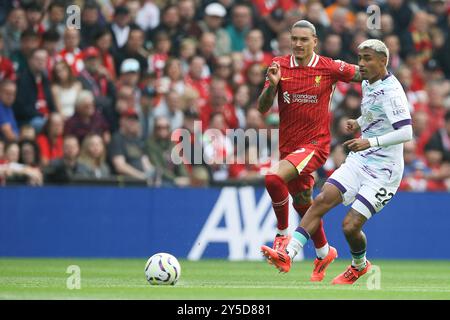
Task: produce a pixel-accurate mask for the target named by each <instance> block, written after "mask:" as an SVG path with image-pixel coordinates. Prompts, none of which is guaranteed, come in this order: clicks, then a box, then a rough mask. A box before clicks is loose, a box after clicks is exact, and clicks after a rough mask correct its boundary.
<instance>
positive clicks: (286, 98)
mask: <svg viewBox="0 0 450 320" xmlns="http://www.w3.org/2000/svg"><path fill="white" fill-rule="evenodd" d="M283 100H284V102H286V103H288V104H289V103H291V96H290V95H289V92H287V91H285V92H283Z"/></svg>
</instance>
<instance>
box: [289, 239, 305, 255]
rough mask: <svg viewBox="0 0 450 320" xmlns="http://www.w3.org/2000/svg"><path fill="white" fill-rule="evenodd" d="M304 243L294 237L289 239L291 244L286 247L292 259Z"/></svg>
mask: <svg viewBox="0 0 450 320" xmlns="http://www.w3.org/2000/svg"><path fill="white" fill-rule="evenodd" d="M302 247H303V246H302V244H301V243H300V241H298V240H297V239H295V238H294V237H292V238H291V241H289V244H288V245H287V247H286V251H287V254H288V255H289V257H290V258H291V260H294V257H295V256H296V255H297V253H298V252H299V251H300V249H301V248H302Z"/></svg>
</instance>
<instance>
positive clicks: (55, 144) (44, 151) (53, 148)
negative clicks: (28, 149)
mask: <svg viewBox="0 0 450 320" xmlns="http://www.w3.org/2000/svg"><path fill="white" fill-rule="evenodd" d="M63 133H64V118H63V117H62V115H61V114H59V113H52V114H51V115H50V116H49V119H48V121H47V123H46V124H45V126H44V129H43V130H42V133H40V134H39V135H38V137H37V139H36V142H37V144H38V145H39V149H40V154H41V164H42V166H43V167H45V166H47V165H48V164H49V162H50V161H52V160H55V159H58V158H61V157H62V156H63V140H64V139H63Z"/></svg>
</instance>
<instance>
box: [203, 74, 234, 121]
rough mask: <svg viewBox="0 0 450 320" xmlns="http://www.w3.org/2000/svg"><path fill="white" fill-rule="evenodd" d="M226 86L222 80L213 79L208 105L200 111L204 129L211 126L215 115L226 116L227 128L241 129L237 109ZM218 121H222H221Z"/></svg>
mask: <svg viewBox="0 0 450 320" xmlns="http://www.w3.org/2000/svg"><path fill="white" fill-rule="evenodd" d="M226 85H227V84H226V82H225V81H224V80H222V79H218V78H214V79H212V81H211V87H210V88H211V90H210V98H209V101H208V104H207V105H205V106H204V107H203V108H201V109H200V119H201V120H202V125H203V126H204V127H207V126H209V120H210V119H211V115H212V114H213V113H220V114H222V115H223V116H224V120H225V125H226V128H232V129H235V128H238V127H239V120H238V118H237V115H236V109H235V108H234V105H233V104H232V97H231V96H228V95H227V91H226ZM216 120H217V121H218V122H220V121H221V119H216Z"/></svg>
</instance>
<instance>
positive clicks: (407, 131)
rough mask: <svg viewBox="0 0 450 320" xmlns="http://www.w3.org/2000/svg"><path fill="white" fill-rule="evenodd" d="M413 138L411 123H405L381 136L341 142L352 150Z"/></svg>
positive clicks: (401, 141) (385, 145)
mask: <svg viewBox="0 0 450 320" xmlns="http://www.w3.org/2000/svg"><path fill="white" fill-rule="evenodd" d="M412 138H413V131H412V126H411V125H406V126H403V127H401V128H400V129H398V130H394V131H392V132H389V133H386V134H384V135H381V136H377V137H372V138H369V139H361V138H358V139H351V140H347V141H345V142H344V143H343V145H344V146H345V147H348V148H349V149H350V150H351V151H353V152H358V151H363V150H366V149H368V148H370V147H388V146H392V145H394V144H400V143H405V142H408V141H410V140H411V139H412Z"/></svg>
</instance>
